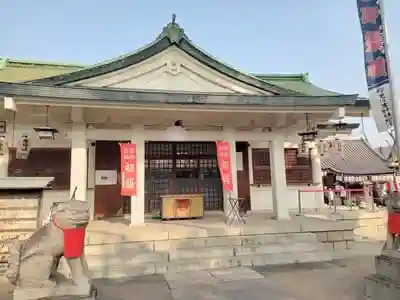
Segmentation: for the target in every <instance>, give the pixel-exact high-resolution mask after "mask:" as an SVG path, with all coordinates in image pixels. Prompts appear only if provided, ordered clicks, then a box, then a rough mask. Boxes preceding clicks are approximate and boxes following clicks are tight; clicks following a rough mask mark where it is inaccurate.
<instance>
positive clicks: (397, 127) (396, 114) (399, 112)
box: [379, 0, 400, 160]
mask: <svg viewBox="0 0 400 300" xmlns="http://www.w3.org/2000/svg"><path fill="white" fill-rule="evenodd" d="M379 4H380V13H381V18H382V23H383V24H382V25H383V30H382V35H383V43H384V49H385V54H386V66H387V71H388V77H389V93H390V94H389V95H390V99H389V101H390V102H391V103H392V109H393V111H392V118H393V129H394V136H392V138H393V149H394V151H392V153H394V154H395V155H394V156H395V157H394V158H395V159H397V160H398V159H400V139H399V137H400V103H399V102H398V101H396V91H395V88H394V81H393V79H394V76H393V72H392V68H391V63H390V49H389V48H390V45H389V39H388V34H387V27H386V19H385V8H384V0H380V2H379ZM392 155H393V154H392Z"/></svg>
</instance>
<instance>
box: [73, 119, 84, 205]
mask: <svg viewBox="0 0 400 300" xmlns="http://www.w3.org/2000/svg"><path fill="white" fill-rule="evenodd" d="M87 153H88V150H87V142H86V124H85V123H83V122H80V123H73V124H72V130H71V180H70V196H72V193H73V191H74V189H75V187H77V190H76V193H75V199H76V200H81V201H86V200H87Z"/></svg>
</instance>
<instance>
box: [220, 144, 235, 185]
mask: <svg viewBox="0 0 400 300" xmlns="http://www.w3.org/2000/svg"><path fill="white" fill-rule="evenodd" d="M216 145H217V159H218V168H219V172H220V173H221V181H222V187H223V189H224V191H232V189H233V185H232V164H231V151H230V146H229V143H228V142H227V141H217V142H216Z"/></svg>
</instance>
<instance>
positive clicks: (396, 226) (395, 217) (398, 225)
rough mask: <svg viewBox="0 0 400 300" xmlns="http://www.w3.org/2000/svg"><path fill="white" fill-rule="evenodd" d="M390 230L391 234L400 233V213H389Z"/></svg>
mask: <svg viewBox="0 0 400 300" xmlns="http://www.w3.org/2000/svg"><path fill="white" fill-rule="evenodd" d="M388 230H389V232H390V233H391V234H400V214H396V213H389V214H388Z"/></svg>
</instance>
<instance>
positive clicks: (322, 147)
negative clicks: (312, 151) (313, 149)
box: [318, 140, 331, 155]
mask: <svg viewBox="0 0 400 300" xmlns="http://www.w3.org/2000/svg"><path fill="white" fill-rule="evenodd" d="M330 148H331V143H330V142H329V141H323V140H321V141H319V143H318V152H319V154H320V155H324V154H326V153H328V152H329V150H330Z"/></svg>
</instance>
